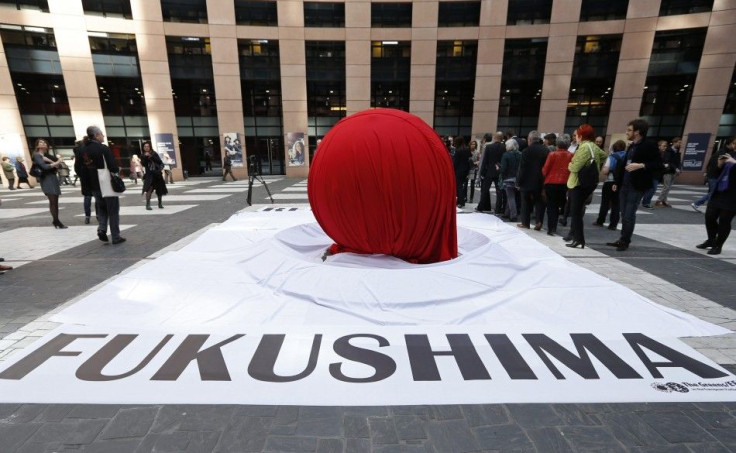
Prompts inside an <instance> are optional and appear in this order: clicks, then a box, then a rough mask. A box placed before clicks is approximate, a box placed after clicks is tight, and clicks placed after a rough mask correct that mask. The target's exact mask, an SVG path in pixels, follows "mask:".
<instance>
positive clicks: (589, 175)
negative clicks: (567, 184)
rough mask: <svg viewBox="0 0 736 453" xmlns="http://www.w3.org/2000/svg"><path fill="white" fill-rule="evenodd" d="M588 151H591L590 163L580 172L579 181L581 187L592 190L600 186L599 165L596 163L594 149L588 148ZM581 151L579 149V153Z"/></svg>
mask: <svg viewBox="0 0 736 453" xmlns="http://www.w3.org/2000/svg"><path fill="white" fill-rule="evenodd" d="M587 149H588V150H589V151H590V161H589V162H588V163H587V164H586V165H585V167H583V168H581V169H580V171H579V172H578V181H580V187H583V188H586V189H590V188H591V187H592V188H595V187H596V186H597V185H598V165H597V164H596V162H595V154H593V148H592V147H590V146H588V147H587ZM580 151H582V149H578V152H580Z"/></svg>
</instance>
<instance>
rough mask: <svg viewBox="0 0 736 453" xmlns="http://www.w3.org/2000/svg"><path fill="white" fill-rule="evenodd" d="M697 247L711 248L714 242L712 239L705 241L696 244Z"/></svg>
mask: <svg viewBox="0 0 736 453" xmlns="http://www.w3.org/2000/svg"><path fill="white" fill-rule="evenodd" d="M695 247H696V248H699V249H709V248H711V247H713V243H712V242H711V241H705V242H703V243H702V244H698V245H696V246H695Z"/></svg>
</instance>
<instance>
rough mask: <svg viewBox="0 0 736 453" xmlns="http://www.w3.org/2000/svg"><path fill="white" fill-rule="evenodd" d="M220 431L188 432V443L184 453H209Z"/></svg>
mask: <svg viewBox="0 0 736 453" xmlns="http://www.w3.org/2000/svg"><path fill="white" fill-rule="evenodd" d="M220 434H221V433H220V432H217V431H200V432H196V433H189V444H188V445H187V449H186V450H185V452H186V453H210V452H211V451H212V450H214V448H215V446H216V445H217V442H218V441H219V439H220Z"/></svg>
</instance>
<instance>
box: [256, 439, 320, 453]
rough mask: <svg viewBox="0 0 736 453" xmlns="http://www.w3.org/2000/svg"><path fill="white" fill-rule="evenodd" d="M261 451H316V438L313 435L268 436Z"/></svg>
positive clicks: (282, 452)
mask: <svg viewBox="0 0 736 453" xmlns="http://www.w3.org/2000/svg"><path fill="white" fill-rule="evenodd" d="M263 451H269V452H270V451H273V452H279V453H286V452H310V451H317V439H316V438H314V437H298V436H293V437H285V436H269V438H268V440H266V446H265V448H264V449H263Z"/></svg>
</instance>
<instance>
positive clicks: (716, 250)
mask: <svg viewBox="0 0 736 453" xmlns="http://www.w3.org/2000/svg"><path fill="white" fill-rule="evenodd" d="M707 253H708V255H720V254H721V247H719V246H717V245H714V246H713V248H712V249H710V250H708V252H707Z"/></svg>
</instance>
